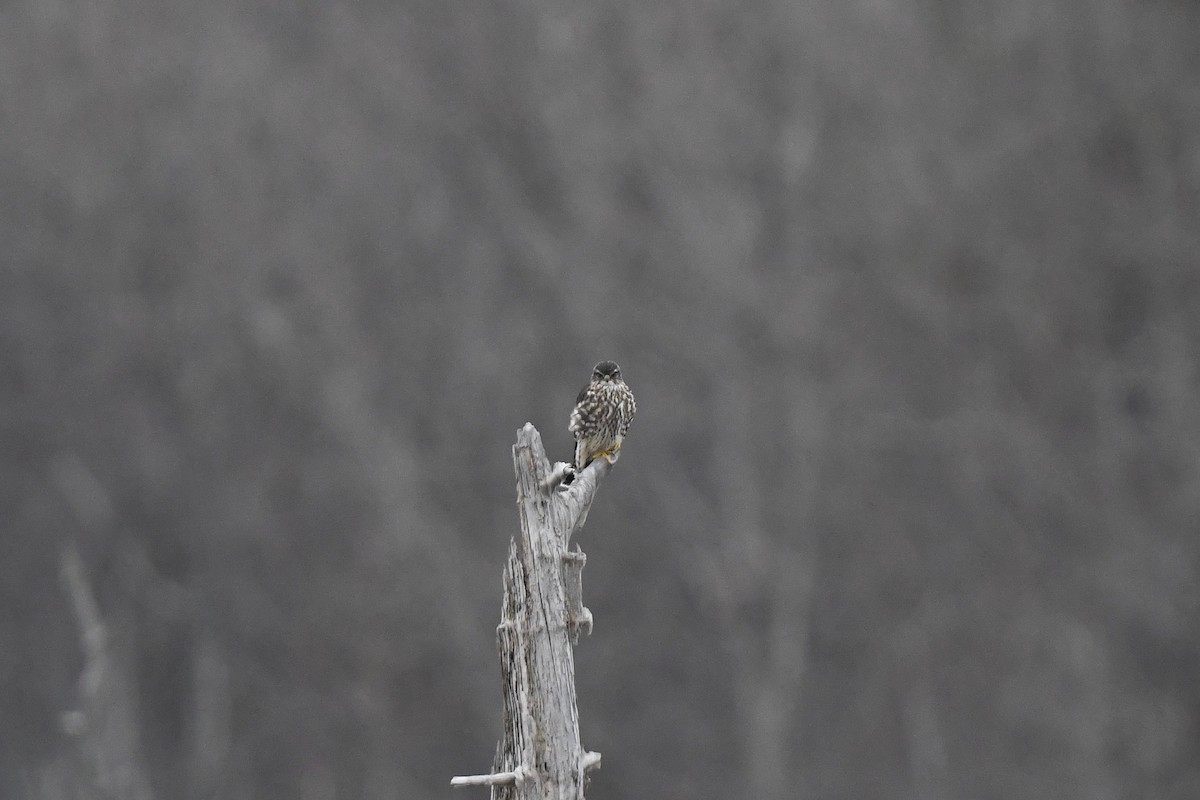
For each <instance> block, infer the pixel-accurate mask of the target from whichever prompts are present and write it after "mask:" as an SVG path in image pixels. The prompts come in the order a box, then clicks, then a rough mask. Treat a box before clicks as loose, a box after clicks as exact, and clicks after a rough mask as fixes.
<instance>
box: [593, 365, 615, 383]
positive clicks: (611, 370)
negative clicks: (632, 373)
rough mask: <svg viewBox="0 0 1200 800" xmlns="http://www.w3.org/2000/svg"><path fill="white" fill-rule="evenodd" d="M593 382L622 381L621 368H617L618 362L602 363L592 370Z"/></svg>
mask: <svg viewBox="0 0 1200 800" xmlns="http://www.w3.org/2000/svg"><path fill="white" fill-rule="evenodd" d="M592 380H594V381H619V380H621V368H620V367H618V366H617V362H615V361H601V362H600V363H599V364H597V365H596V368H595V369H594V370H592Z"/></svg>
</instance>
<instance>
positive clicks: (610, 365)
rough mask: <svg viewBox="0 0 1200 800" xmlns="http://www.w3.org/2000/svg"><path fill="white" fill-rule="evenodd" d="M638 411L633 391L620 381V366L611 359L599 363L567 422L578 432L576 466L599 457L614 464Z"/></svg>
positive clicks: (585, 464)
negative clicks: (569, 420) (622, 441)
mask: <svg viewBox="0 0 1200 800" xmlns="http://www.w3.org/2000/svg"><path fill="white" fill-rule="evenodd" d="M636 411H637V403H635V402H634V400H633V392H631V391H629V387H628V386H626V385H625V381H623V380H621V368H620V367H618V366H617V365H616V364H615V363H614V362H612V361H601V362H600V363H599V364H597V365H596V368H595V369H594V370H592V380H591V382H590V383H588V385H587V386H585V387H583V390H582V391H580V392H579V397H578V398H576V400H575V408H574V410H573V411H571V422H570V424H569V425H567V430H569V431H570V432H571V433H573V434H575V469H579V470H581V469H583V468H584V467H586V466H587V465H588V464H590V463H591V462H592V461H593V460H594V459H596V458H599V457H600V456H604V458H605V460H607V461H608V463H610V464H611V463H612V462H613V460H614V458H615V457H616V454H617V452H618V451H619V450H620V449H621V440H622V439H624V438H625V434H626V432H628V431H629V423H630V422H632V421H633V415H634V413H635V412H636Z"/></svg>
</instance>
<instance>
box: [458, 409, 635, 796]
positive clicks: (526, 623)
mask: <svg viewBox="0 0 1200 800" xmlns="http://www.w3.org/2000/svg"><path fill="white" fill-rule="evenodd" d="M513 466H514V468H515V470H516V474H517V505H518V507H519V508H520V513H521V532H520V535H519V536H517V537H515V538H514V539H513V540H512V542H511V544H510V546H509V551H508V562H507V564H506V565H505V568H504V603H503V609H502V613H501V618H500V625H499V627H498V628H497V629H496V638H497V643H498V646H499V650H500V672H501V676H502V678H503V682H504V736H503V739H502V740H501V742H500V746H499V748H498V749H497V752H496V759H495V762H494V764H493V767H492V772H491V774H489V775H475V776H465V777H458V778H455V779H454V780H453V781H452V783H453V784H454V785H456V786H471V785H490V786H491V787H492V798H493V800H533V799H534V798H537V800H582V798H583V796H584V785H585V783H586V778H585V775H586V773H587V771H588V770H589V769H593V768H595V767H598V766H599V764H600V755H599V754H598V753H591V752H586V751H584V749H583V747H582V745H581V744H580V742H579V711H578V708H577V706H576V703H575V661H574V655H573V653H572V649H571V646H572V645H573V644H574V643H576V642H577V641H578V639H579V634H580V632H581V631H582V632H584V633H590V632H591V628H592V615H591V612H589V611H588V610H587V609H586V608H584V606H583V590H582V582H581V577H580V576H581V572H582V570H583V565H584V563H585V562H586V561H587V558H586V556H584V554H583V552H582V551H580V550H579V549H578V547H577V548H576V549H575V550H574V551H570V552H568V550H567V547H568V545H569V542H570V540H571V536H572V535H573V534H574V533H575V532H576V531H578V530H579V529H580V528H581V527H583V523H584V521H585V520H586V518H587V511H588V508H589V507H590V506H591V503H592V498H593V497H594V496H595V493H596V490H597V488H598V487H599V485H600V482H601V481H602V480H603V479H604V477H605V476H606V475H607V474H608V471H609V470H610V469H611V468H612V465H611V464H610V463H609V462H608V461H606V460H605V459H598V460H596V461H594V462H592V464H590V465H589V466H588V468H587V469H585V470H583V471H582V472H580V473H579V474H578V475H576V477H575V479H574V481H573V482H572V483H571V484H570V485H569V486H567V485H564V484H563V483H562V480H563V477H564V470H563V469H562V466H561V465H556V466H554V467H552V466H551V465H550V462H549V461H548V460H547V458H546V452H545V449H544V448H543V447H542V438H541V435H540V434H538V432H537V429H536V428H534V427H533V425H530V424H526V425H525V427H523V428H522V429H521V430H520V431H518V433H517V443H516V445H515V446H514V447H513Z"/></svg>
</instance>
